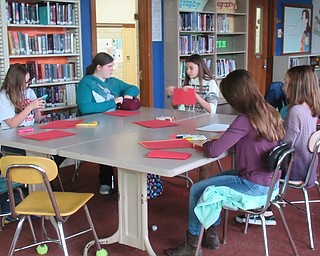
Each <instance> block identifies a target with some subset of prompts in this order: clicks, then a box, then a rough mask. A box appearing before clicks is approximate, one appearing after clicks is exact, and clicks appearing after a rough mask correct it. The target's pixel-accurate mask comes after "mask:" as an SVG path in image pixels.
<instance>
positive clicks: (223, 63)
mask: <svg viewBox="0 0 320 256" xmlns="http://www.w3.org/2000/svg"><path fill="white" fill-rule="evenodd" d="M234 70H236V61H235V60H233V59H217V62H216V76H217V77H225V76H227V75H228V74H229V73H230V72H232V71H234Z"/></svg>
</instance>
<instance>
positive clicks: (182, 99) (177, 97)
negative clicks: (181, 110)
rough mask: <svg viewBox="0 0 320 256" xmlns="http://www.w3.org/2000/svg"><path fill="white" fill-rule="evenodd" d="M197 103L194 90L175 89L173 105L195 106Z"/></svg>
mask: <svg viewBox="0 0 320 256" xmlns="http://www.w3.org/2000/svg"><path fill="white" fill-rule="evenodd" d="M196 102H197V101H196V94H195V91H194V89H193V88H188V89H186V88H175V89H174V90H173V98H172V103H173V105H181V104H185V105H195V104H196Z"/></svg>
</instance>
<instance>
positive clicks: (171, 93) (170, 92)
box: [166, 86, 176, 97]
mask: <svg viewBox="0 0 320 256" xmlns="http://www.w3.org/2000/svg"><path fill="white" fill-rule="evenodd" d="M175 88H176V87H175V86H168V87H167V88H166V93H167V96H169V97H172V96H173V90H174V89H175Z"/></svg>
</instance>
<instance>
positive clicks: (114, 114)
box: [103, 109, 141, 117]
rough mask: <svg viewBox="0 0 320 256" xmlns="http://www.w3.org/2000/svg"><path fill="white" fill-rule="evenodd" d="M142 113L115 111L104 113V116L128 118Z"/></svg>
mask: <svg viewBox="0 0 320 256" xmlns="http://www.w3.org/2000/svg"><path fill="white" fill-rule="evenodd" d="M140 113H141V112H140V111H128V110H121V109H120V110H115V111H109V112H104V113H103V114H105V115H110V116H121V117H126V116H133V115H139V114H140Z"/></svg>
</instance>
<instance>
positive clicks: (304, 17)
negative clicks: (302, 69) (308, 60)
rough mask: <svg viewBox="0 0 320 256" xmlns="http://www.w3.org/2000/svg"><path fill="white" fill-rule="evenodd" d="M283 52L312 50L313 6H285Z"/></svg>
mask: <svg viewBox="0 0 320 256" xmlns="http://www.w3.org/2000/svg"><path fill="white" fill-rule="evenodd" d="M283 24H284V28H283V29H284V31H283V53H284V54H287V53H308V52H311V35H312V33H311V32H312V7H308V6H305V7H302V6H300V5H299V7H298V6H287V5H285V6H284V23H283Z"/></svg>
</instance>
